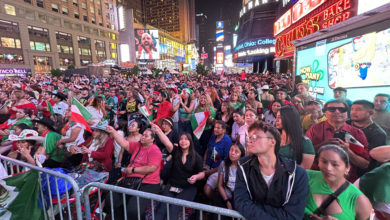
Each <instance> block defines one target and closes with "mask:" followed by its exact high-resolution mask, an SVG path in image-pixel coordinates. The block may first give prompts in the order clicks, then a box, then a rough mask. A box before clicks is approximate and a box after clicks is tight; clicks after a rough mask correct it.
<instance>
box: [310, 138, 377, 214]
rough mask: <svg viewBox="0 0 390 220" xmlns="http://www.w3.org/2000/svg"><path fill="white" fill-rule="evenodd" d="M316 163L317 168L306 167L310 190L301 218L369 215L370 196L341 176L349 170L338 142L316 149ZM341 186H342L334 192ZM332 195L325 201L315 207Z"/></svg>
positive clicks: (346, 159)
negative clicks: (327, 202) (339, 190)
mask: <svg viewBox="0 0 390 220" xmlns="http://www.w3.org/2000/svg"><path fill="white" fill-rule="evenodd" d="M318 166H319V168H320V171H315V170H306V172H307V175H308V177H309V186H310V191H309V196H308V199H307V204H306V207H305V216H304V219H328V220H336V219H358V220H363V219H369V218H370V214H371V211H372V205H371V203H370V200H368V198H367V197H366V196H365V195H364V194H363V193H362V192H361V191H360V190H359V189H357V188H356V186H354V185H353V184H351V183H349V182H348V180H347V179H346V178H345V177H346V176H347V174H348V172H349V170H350V163H349V156H348V154H347V153H346V152H345V151H344V150H343V149H342V148H341V147H339V146H336V145H324V146H322V147H321V148H320V149H319V150H318ZM341 187H343V188H344V190H343V191H342V192H341V193H339V195H334V194H335V192H336V191H338V189H340V188H341ZM333 196H336V198H335V199H334V200H333V201H332V202H331V203H330V204H329V205H327V206H326V207H325V208H324V209H322V210H318V208H319V207H321V206H322V204H323V203H324V202H325V201H326V200H327V199H328V198H329V197H333Z"/></svg>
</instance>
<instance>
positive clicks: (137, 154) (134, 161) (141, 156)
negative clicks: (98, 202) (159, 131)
mask: <svg viewBox="0 0 390 220" xmlns="http://www.w3.org/2000/svg"><path fill="white" fill-rule="evenodd" d="M106 131H107V132H108V133H110V134H111V135H112V137H113V138H114V140H115V141H116V142H117V143H118V144H119V145H120V146H121V147H122V148H124V149H125V150H127V151H128V152H129V153H130V154H131V155H132V156H131V161H130V163H129V165H128V167H127V168H126V169H125V170H124V173H125V177H139V178H142V182H141V185H140V187H139V189H138V190H140V191H143V192H149V193H155V194H157V193H158V192H159V191H160V170H161V161H162V154H161V151H160V149H159V148H158V147H157V146H156V145H155V144H154V140H155V137H156V134H155V133H154V132H153V131H152V130H150V129H146V130H145V131H144V132H143V134H142V137H141V139H140V141H139V142H129V141H127V140H126V139H125V138H123V137H122V136H121V135H119V134H118V132H117V131H116V130H115V129H114V128H113V127H111V126H107V127H106ZM113 201H115V202H113ZM113 201H111V202H113V203H114V207H112V208H113V209H114V210H115V211H114V216H115V219H124V216H123V213H124V211H123V198H122V194H121V193H114V195H113ZM138 201H139V203H138ZM111 202H110V196H109V195H108V198H106V206H105V207H106V208H107V210H106V211H109V210H111V208H110V205H107V204H111ZM134 204H139V205H134ZM149 204H150V200H149V199H142V198H140V199H139V200H138V198H137V197H134V196H133V197H130V198H128V199H127V202H126V206H127V208H126V210H127V217H128V219H137V218H138V214H139V215H140V216H141V218H142V219H143V218H144V214H145V208H146V206H147V205H149ZM138 210H140V213H138Z"/></svg>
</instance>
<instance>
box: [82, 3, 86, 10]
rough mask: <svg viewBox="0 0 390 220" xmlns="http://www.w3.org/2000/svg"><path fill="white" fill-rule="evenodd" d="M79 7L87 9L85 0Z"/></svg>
mask: <svg viewBox="0 0 390 220" xmlns="http://www.w3.org/2000/svg"><path fill="white" fill-rule="evenodd" d="M81 7H82V8H83V9H85V10H87V4H86V3H85V2H83V3H81Z"/></svg>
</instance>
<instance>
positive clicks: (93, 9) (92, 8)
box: [89, 6, 95, 14]
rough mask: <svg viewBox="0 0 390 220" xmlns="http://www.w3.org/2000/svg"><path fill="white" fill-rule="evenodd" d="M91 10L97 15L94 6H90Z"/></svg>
mask: <svg viewBox="0 0 390 220" xmlns="http://www.w3.org/2000/svg"><path fill="white" fill-rule="evenodd" d="M89 9H90V11H91V13H93V14H95V8H94V7H93V6H90V7H89Z"/></svg>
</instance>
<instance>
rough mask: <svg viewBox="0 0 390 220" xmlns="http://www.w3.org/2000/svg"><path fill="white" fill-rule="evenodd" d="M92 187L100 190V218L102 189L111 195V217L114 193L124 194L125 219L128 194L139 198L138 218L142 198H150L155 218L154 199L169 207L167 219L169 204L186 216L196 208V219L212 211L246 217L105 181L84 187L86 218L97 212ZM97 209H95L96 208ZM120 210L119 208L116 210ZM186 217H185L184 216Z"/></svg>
mask: <svg viewBox="0 0 390 220" xmlns="http://www.w3.org/2000/svg"><path fill="white" fill-rule="evenodd" d="M91 188H97V192H98V201H97V202H98V204H96V205H98V208H99V210H100V211H99V213H98V215H99V216H98V217H99V219H104V216H103V209H102V198H101V191H102V190H103V191H106V192H107V193H109V194H108V196H109V197H110V201H105V203H107V202H109V203H110V209H111V219H115V217H114V212H115V210H114V208H113V193H120V194H122V200H123V207H124V208H123V210H124V213H123V214H124V219H127V208H126V196H135V197H136V198H137V204H133V205H134V206H137V210H138V220H140V219H141V214H140V213H141V212H140V210H139V209H140V207H139V200H140V198H144V199H148V200H150V201H151V202H150V206H151V209H152V212H151V215H152V219H153V220H154V219H155V216H154V211H155V208H156V207H155V204H154V201H157V202H162V203H165V204H166V208H167V219H170V218H169V206H170V205H176V206H180V207H182V214H183V216H185V208H186V207H187V208H191V209H194V210H197V211H199V218H196V219H200V220H202V219H203V213H211V214H216V215H218V219H221V216H224V217H230V218H234V219H244V217H243V216H242V215H241V214H240V213H238V212H237V211H233V210H229V209H225V208H220V207H216V206H210V205H205V204H200V203H196V202H190V201H186V200H182V199H176V198H171V197H167V196H162V195H157V194H153V193H147V192H142V191H137V190H132V189H127V188H123V187H119V186H114V185H108V184H103V183H96V182H93V183H89V184H87V185H86V186H85V187H83V188H82V189H81V190H82V194H83V197H84V200H83V201H84V206H85V212H86V219H91V214H93V215H95V213H91V208H90V206H91V204H90V198H89V191H90V189H91ZM94 211H95V210H94ZM116 211H118V210H116ZM183 219H185V218H183Z"/></svg>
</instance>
